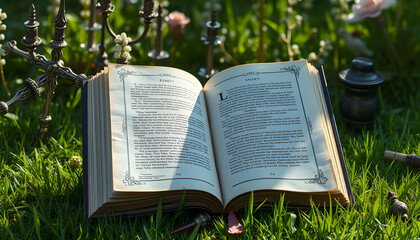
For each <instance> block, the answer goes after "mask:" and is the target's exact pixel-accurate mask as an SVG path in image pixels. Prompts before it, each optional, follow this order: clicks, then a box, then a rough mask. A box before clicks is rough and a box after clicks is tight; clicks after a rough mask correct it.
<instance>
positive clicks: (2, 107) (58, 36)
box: [0, 0, 88, 141]
mask: <svg viewBox="0 0 420 240" xmlns="http://www.w3.org/2000/svg"><path fill="white" fill-rule="evenodd" d="M64 13H65V0H61V1H60V7H59V10H58V13H57V16H56V17H55V20H54V28H55V32H54V36H53V40H51V41H50V46H51V47H52V49H53V50H52V52H51V60H48V59H47V58H46V57H45V56H43V55H39V54H37V53H35V49H36V48H37V47H38V46H39V45H40V44H41V39H40V38H39V37H38V26H39V22H37V21H36V12H35V6H34V5H32V6H31V7H30V10H29V20H28V21H26V22H25V23H24V24H25V27H26V36H24V37H23V38H22V41H21V43H22V44H23V45H24V46H25V47H26V48H27V50H28V51H27V52H25V51H23V50H21V49H19V48H18V47H17V46H16V45H17V44H16V41H14V40H13V41H8V42H6V43H4V45H3V49H4V52H5V54H6V55H7V54H10V53H15V54H18V55H20V56H22V57H24V58H26V59H27V60H28V62H29V63H31V64H33V65H34V66H36V67H38V68H42V69H43V70H44V73H43V74H41V75H40V76H38V77H37V78H36V79H35V81H34V80H32V79H31V78H27V79H26V80H25V83H26V87H24V88H23V89H21V90H19V91H18V92H16V94H15V96H14V97H13V98H12V99H10V100H9V101H7V102H2V101H1V102H0V114H6V113H7V112H8V111H9V106H10V105H12V104H14V103H16V102H20V101H22V100H25V99H27V98H28V96H29V95H30V94H33V95H34V96H35V97H39V96H40V90H39V89H40V88H41V87H43V86H45V88H46V89H45V104H44V109H43V112H42V114H41V115H40V116H39V121H40V126H39V131H38V137H39V138H40V139H41V140H43V141H44V140H45V139H46V136H47V132H48V123H49V122H51V120H52V118H51V116H50V106H51V101H52V98H53V96H54V91H55V88H56V87H57V85H58V79H70V80H74V82H75V85H76V86H77V87H80V86H81V85H82V82H83V81H84V80H87V79H88V78H87V77H86V75H84V74H75V73H74V72H73V71H72V70H71V69H70V68H68V67H65V66H64V62H63V61H62V60H61V59H60V58H61V56H62V55H63V52H62V49H63V48H65V47H66V46H67V42H66V41H65V40H64V36H65V35H64V30H65V29H66V23H67V20H66V18H65V16H64Z"/></svg>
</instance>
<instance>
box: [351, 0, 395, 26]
mask: <svg viewBox="0 0 420 240" xmlns="http://www.w3.org/2000/svg"><path fill="white" fill-rule="evenodd" d="M395 2H396V1H395V0H355V1H354V4H353V6H351V10H352V11H353V12H352V13H350V14H349V15H348V19H347V21H348V22H350V23H355V22H360V21H362V20H363V19H365V18H375V17H378V16H379V15H380V14H381V12H382V10H385V9H388V8H390V7H391V6H392V5H394V4H395Z"/></svg>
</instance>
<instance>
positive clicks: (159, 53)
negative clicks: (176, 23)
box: [147, 4, 169, 65]
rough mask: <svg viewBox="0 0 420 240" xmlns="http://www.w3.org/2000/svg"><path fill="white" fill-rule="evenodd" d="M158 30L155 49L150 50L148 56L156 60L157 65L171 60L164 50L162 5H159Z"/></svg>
mask: <svg viewBox="0 0 420 240" xmlns="http://www.w3.org/2000/svg"><path fill="white" fill-rule="evenodd" d="M156 22H157V28H156V44H155V49H154V50H150V51H149V53H148V54H147V56H149V57H150V58H152V59H154V60H155V65H159V63H160V62H161V61H163V60H165V59H167V58H169V53H168V52H167V51H165V50H163V36H162V22H163V17H162V4H159V7H158V16H157V18H156Z"/></svg>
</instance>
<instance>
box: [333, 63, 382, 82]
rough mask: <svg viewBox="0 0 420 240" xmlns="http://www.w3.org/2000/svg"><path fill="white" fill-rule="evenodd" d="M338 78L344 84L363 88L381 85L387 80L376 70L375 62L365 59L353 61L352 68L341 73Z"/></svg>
mask: <svg viewBox="0 0 420 240" xmlns="http://www.w3.org/2000/svg"><path fill="white" fill-rule="evenodd" d="M338 77H339V78H340V80H341V81H343V82H344V83H347V84H350V85H362V86H374V85H379V84H381V83H382V82H383V81H384V80H385V77H384V75H383V74H382V73H380V72H378V71H376V70H375V67H374V64H373V61H372V60H371V59H369V58H365V57H357V58H355V59H353V61H352V63H351V68H349V69H345V70H343V71H341V72H340V73H339V74H338Z"/></svg>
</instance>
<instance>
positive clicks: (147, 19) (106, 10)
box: [95, 0, 158, 69]
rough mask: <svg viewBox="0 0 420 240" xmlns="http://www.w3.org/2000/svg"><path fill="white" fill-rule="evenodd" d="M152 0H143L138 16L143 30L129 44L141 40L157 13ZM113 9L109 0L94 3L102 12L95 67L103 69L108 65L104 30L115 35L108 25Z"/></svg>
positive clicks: (113, 36)
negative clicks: (141, 19)
mask: <svg viewBox="0 0 420 240" xmlns="http://www.w3.org/2000/svg"><path fill="white" fill-rule="evenodd" d="M153 5H154V3H153V0H145V1H144V4H143V10H142V11H139V16H140V18H143V19H144V31H143V33H142V34H141V35H140V37H138V38H137V39H135V40H133V41H131V42H129V43H128V44H129V45H134V44H136V43H138V42H140V41H142V40H143V39H144V38H145V37H146V34H147V32H148V31H149V25H150V23H151V22H152V19H153V18H156V17H157V15H158V14H157V13H156V12H154V11H153ZM114 9H115V6H114V5H112V3H111V0H101V2H100V3H98V4H97V5H96V10H97V11H98V12H101V13H102V31H101V45H100V46H99V53H98V55H97V56H96V60H95V64H96V66H97V69H103V68H104V67H105V66H107V65H108V54H107V53H106V47H105V31H108V33H109V34H111V36H112V38H115V37H116V36H117V35H116V34H115V33H114V31H113V30H112V29H111V26H110V25H109V21H108V17H109V14H110V13H112V12H113V11H114ZM120 63H127V62H120Z"/></svg>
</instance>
